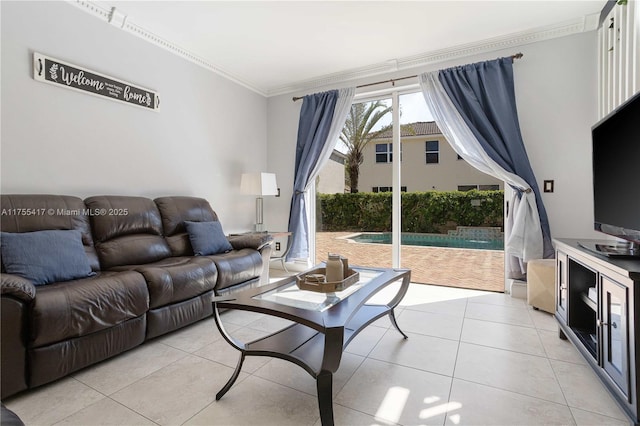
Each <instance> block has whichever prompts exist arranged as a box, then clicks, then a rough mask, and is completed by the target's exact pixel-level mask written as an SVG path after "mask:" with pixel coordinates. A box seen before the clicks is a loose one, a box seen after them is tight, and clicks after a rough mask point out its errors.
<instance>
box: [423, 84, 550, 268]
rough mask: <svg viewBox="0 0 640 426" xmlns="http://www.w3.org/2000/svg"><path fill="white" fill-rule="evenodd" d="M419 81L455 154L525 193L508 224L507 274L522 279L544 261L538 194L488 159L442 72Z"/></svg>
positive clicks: (512, 209)
mask: <svg viewBox="0 0 640 426" xmlns="http://www.w3.org/2000/svg"><path fill="white" fill-rule="evenodd" d="M419 79H420V87H421V88H422V93H423V95H424V98H425V101H426V102H427V106H428V107H429V110H430V111H431V113H432V114H433V117H434V119H435V121H436V124H437V125H438V128H439V129H440V131H442V133H443V134H444V136H445V137H446V138H447V140H448V141H449V143H450V144H451V146H452V147H453V149H454V151H456V153H458V155H460V156H461V157H462V158H463V159H464V160H465V161H466V162H468V163H469V164H471V165H472V166H473V167H475V168H476V169H478V170H480V171H482V172H484V173H486V174H488V175H491V176H493V177H495V178H498V179H502V180H503V181H505V182H506V183H507V184H509V185H511V186H513V187H515V188H519V189H520V190H521V191H522V196H521V197H518V193H517V192H516V191H514V195H513V197H512V198H511V201H510V203H509V206H510V212H509V215H508V217H507V221H506V223H505V231H507V232H506V234H507V241H506V242H505V253H507V254H509V255H512V256H515V257H516V259H505V261H506V262H507V273H508V274H510V277H511V278H514V277H518V276H522V274H524V273H525V272H526V262H528V261H529V260H532V259H541V258H542V257H543V256H542V252H543V243H542V230H541V227H540V217H539V216H538V209H537V206H536V197H535V194H534V193H533V191H531V189H530V188H529V185H528V184H527V182H525V181H524V180H523V179H522V178H520V177H519V176H517V175H515V174H513V173H509V172H507V171H506V170H504V169H503V168H502V167H500V165H498V164H497V163H496V162H495V161H493V160H492V159H491V158H490V157H489V156H488V155H487V153H486V152H485V151H484V149H483V148H482V146H481V145H480V142H478V140H477V139H476V137H475V136H474V134H473V132H472V131H471V129H469V126H467V124H466V123H465V121H464V119H463V118H462V117H461V116H460V114H459V113H458V110H457V109H456V108H455V106H454V105H453V103H452V102H451V99H449V96H448V95H447V93H446V91H445V90H444V87H442V84H440V81H439V80H438V71H434V72H429V73H423V74H420V76H419Z"/></svg>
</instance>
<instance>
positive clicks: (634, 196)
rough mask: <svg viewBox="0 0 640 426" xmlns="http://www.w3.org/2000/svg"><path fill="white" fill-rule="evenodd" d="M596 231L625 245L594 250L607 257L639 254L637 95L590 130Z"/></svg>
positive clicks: (639, 109)
mask: <svg viewBox="0 0 640 426" xmlns="http://www.w3.org/2000/svg"><path fill="white" fill-rule="evenodd" d="M591 137H592V143H593V207H594V221H595V229H596V231H600V232H603V233H605V234H609V235H613V236H614V237H617V238H620V239H623V240H625V241H626V243H621V244H602V245H601V247H596V248H597V249H598V250H599V251H600V252H601V253H602V254H606V255H609V256H616V255H623V256H639V255H640V250H639V246H640V92H639V93H636V94H635V95H634V96H632V97H631V98H630V99H629V100H628V101H626V102H624V103H623V104H622V105H620V106H619V107H618V108H616V109H615V110H614V111H613V112H611V113H610V114H609V115H607V116H606V117H605V118H603V119H602V120H600V121H599V122H598V123H596V124H595V125H594V126H593V127H592V128H591Z"/></svg>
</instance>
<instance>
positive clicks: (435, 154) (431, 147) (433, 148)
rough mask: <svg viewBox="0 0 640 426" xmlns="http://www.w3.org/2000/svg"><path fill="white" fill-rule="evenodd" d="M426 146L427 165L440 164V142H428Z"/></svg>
mask: <svg viewBox="0 0 640 426" xmlns="http://www.w3.org/2000/svg"><path fill="white" fill-rule="evenodd" d="M424 146H425V151H426V163H427V164H438V163H439V162H440V142H439V141H426V142H425V143H424Z"/></svg>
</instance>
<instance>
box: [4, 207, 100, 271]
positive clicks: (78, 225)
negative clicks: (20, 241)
mask: <svg viewBox="0 0 640 426" xmlns="http://www.w3.org/2000/svg"><path fill="white" fill-rule="evenodd" d="M0 210H2V214H1V215H0V229H2V231H3V232H13V233H18V232H34V231H48V230H76V231H79V232H80V234H81V236H82V246H83V248H84V252H85V253H86V255H87V259H88V261H89V265H90V266H91V269H92V270H93V271H99V270H100V263H99V262H98V256H97V254H96V251H95V248H94V245H93V237H92V234H91V229H90V226H89V215H88V212H87V209H86V206H85V204H84V202H83V201H82V199H80V198H78V197H72V196H68V195H38V194H14V195H10V194H3V195H2V196H0ZM3 270H4V268H3Z"/></svg>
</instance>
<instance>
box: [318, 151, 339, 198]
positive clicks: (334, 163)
mask: <svg viewBox="0 0 640 426" xmlns="http://www.w3.org/2000/svg"><path fill="white" fill-rule="evenodd" d="M345 161H346V156H345V155H344V154H343V153H341V152H340V151H336V150H335V149H334V150H333V152H332V153H331V157H329V161H327V164H325V165H324V167H323V168H322V171H320V175H319V176H318V178H317V179H316V192H318V193H320V194H342V193H344V192H345V170H344V163H345Z"/></svg>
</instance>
